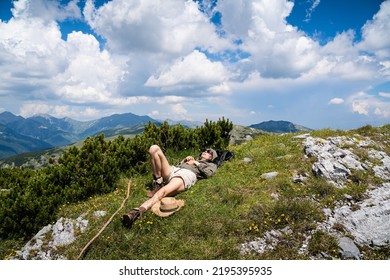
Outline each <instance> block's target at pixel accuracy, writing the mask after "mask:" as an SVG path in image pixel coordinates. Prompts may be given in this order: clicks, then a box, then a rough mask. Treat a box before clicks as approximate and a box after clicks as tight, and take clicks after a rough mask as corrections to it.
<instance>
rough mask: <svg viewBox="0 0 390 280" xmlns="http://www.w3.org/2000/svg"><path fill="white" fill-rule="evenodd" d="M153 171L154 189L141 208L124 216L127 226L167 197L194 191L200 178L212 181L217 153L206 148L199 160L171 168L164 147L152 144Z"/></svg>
mask: <svg viewBox="0 0 390 280" xmlns="http://www.w3.org/2000/svg"><path fill="white" fill-rule="evenodd" d="M149 154H150V161H151V164H152V170H153V189H152V191H151V192H149V193H148V196H149V197H150V198H149V199H148V200H146V201H145V202H144V203H142V204H141V206H140V207H139V208H134V209H133V210H131V211H129V212H128V213H126V214H125V215H123V218H122V222H123V224H124V225H125V226H126V227H129V228H130V227H131V226H132V224H133V223H134V222H135V221H136V220H137V219H138V218H139V217H141V216H142V215H143V214H144V213H145V212H146V211H147V210H149V209H150V208H151V207H152V206H153V205H155V204H156V203H159V202H161V200H162V199H163V198H165V197H172V196H175V195H177V194H179V193H181V192H184V191H186V190H188V189H189V188H191V187H192V186H193V185H195V183H196V182H197V181H198V180H199V179H206V178H209V177H210V176H211V175H213V174H214V173H215V172H216V171H217V164H215V163H214V162H213V160H214V159H215V158H216V157H217V152H216V151H215V150H213V149H206V150H204V151H203V152H202V154H201V155H200V156H199V158H198V159H195V158H194V157H192V156H187V157H186V158H185V159H183V160H182V161H181V162H180V164H178V165H177V166H174V165H170V164H169V162H168V160H167V158H166V157H165V155H164V153H163V151H162V150H161V148H160V147H159V146H157V145H152V146H151V147H150V149H149Z"/></svg>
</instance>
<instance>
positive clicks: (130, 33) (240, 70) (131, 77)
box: [0, 0, 390, 129]
mask: <svg viewBox="0 0 390 280" xmlns="http://www.w3.org/2000/svg"><path fill="white" fill-rule="evenodd" d="M0 19H1V21H0V111H10V112H12V113H14V114H16V115H22V116H24V117H28V116H31V115H34V114H41V113H44V114H51V115H53V116H56V117H71V118H74V119H77V120H91V119H97V118H100V117H103V116H106V115H111V114H114V113H125V112H132V113H135V114H138V115H149V116H151V117H153V118H155V119H161V120H165V119H174V120H184V119H185V120H193V121H204V120H205V119H206V118H208V119H211V120H217V119H218V118H220V117H222V116H224V117H226V118H229V119H230V120H232V121H233V122H234V123H237V124H242V125H250V124H255V123H259V122H262V121H267V120H287V121H291V122H294V123H297V124H301V125H304V126H307V127H310V128H313V129H320V128H334V129H350V128H356V127H360V126H363V125H367V124H370V125H375V126H376V125H382V124H387V123H390V36H388V30H390V0H386V1H377V0H359V1H348V0H295V1H291V0H234V1H228V0H225V1H223V0H198V1H184V0H143V1H138V0H112V1H104V0H99V1H97V0H96V1H92V0H61V1H57V0H34V1H32V0H18V1H10V0H9V1H8V0H1V1H0Z"/></svg>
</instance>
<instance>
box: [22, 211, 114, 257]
mask: <svg viewBox="0 0 390 280" xmlns="http://www.w3.org/2000/svg"><path fill="white" fill-rule="evenodd" d="M105 215H106V212H105V211H96V212H95V213H94V216H96V217H102V216H105ZM87 227H88V220H86V219H85V217H84V215H82V216H80V217H78V218H77V219H69V218H64V217H61V218H60V219H58V220H57V222H56V223H55V224H54V225H51V224H49V225H47V226H45V227H43V228H42V229H41V230H40V231H39V232H38V233H37V234H36V235H35V236H34V237H33V238H32V239H31V240H30V241H29V242H28V243H27V244H26V245H25V246H24V247H23V248H22V249H21V250H19V251H17V252H16V253H17V254H18V259H20V260H61V259H65V257H64V256H63V255H61V254H60V253H59V250H58V249H59V248H60V247H61V246H66V245H69V244H71V243H73V242H74V241H75V240H76V238H77V235H78V234H80V233H83V232H85V230H86V229H87Z"/></svg>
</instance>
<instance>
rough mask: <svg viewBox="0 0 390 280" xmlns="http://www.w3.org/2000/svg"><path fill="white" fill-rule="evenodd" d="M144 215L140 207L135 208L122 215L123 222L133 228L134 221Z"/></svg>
mask: <svg viewBox="0 0 390 280" xmlns="http://www.w3.org/2000/svg"><path fill="white" fill-rule="evenodd" d="M141 216H142V212H141V211H140V210H139V208H134V209H133V210H130V211H129V212H127V213H126V214H125V215H123V217H122V223H123V225H124V226H125V227H128V228H131V226H132V225H133V223H134V222H135V221H136V220H137V219H138V218H139V217H141Z"/></svg>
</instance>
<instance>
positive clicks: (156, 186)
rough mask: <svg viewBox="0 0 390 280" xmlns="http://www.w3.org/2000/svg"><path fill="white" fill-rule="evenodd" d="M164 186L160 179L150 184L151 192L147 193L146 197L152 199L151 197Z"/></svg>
mask: <svg viewBox="0 0 390 280" xmlns="http://www.w3.org/2000/svg"><path fill="white" fill-rule="evenodd" d="M163 186H164V182H163V178H162V177H160V178H158V179H156V180H153V182H152V190H151V191H150V192H148V193H147V194H146V195H147V196H148V197H153V195H154V194H155V193H156V192H158V191H159V190H160V189H161V188H162V187H163Z"/></svg>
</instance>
